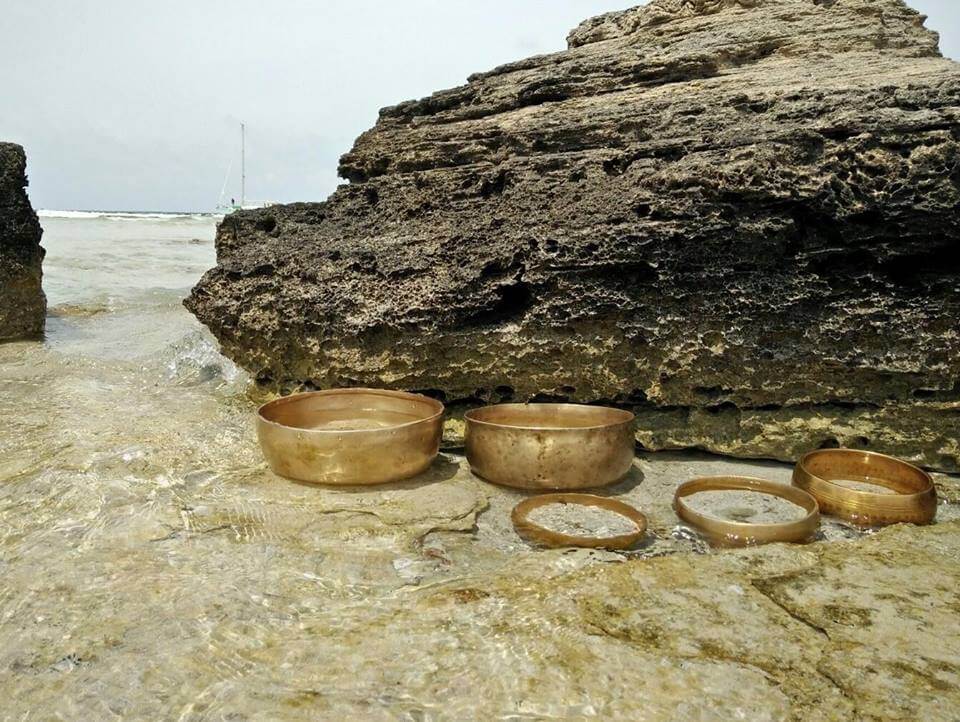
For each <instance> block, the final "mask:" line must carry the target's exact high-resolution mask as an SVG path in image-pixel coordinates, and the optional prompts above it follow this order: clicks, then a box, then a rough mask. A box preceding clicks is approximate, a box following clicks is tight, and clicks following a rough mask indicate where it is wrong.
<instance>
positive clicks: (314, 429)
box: [257, 389, 443, 485]
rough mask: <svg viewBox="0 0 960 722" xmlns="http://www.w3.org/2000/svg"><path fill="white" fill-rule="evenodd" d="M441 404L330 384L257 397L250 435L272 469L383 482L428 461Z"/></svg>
mask: <svg viewBox="0 0 960 722" xmlns="http://www.w3.org/2000/svg"><path fill="white" fill-rule="evenodd" d="M442 433H443V404H441V403H440V402H439V401H436V400H434V399H431V398H428V397H426V396H420V395H419V394H408V393H405V392H403V391H384V390H379V389H334V390H330V391H315V392H311V393H304V394H295V395H293V396H287V397H284V398H281V399H277V400H276V401H271V402H270V403H268V404H264V405H263V406H261V407H260V410H259V411H258V412H257V436H258V437H259V439H260V446H261V448H262V449H263V453H264V455H265V456H266V457H267V461H268V462H269V464H270V468H271V469H272V470H273V471H274V473H276V474H279V475H280V476H284V477H287V478H288V479H295V480H297V481H306V482H311V483H316V484H334V485H370V484H387V483H390V482H393V481H400V480H402V479H408V478H410V477H412V476H416V475H417V474H420V473H422V472H424V471H426V470H427V468H429V466H430V464H432V463H433V460H434V459H435V458H436V456H437V453H438V452H439V450H440V437H441V434H442Z"/></svg>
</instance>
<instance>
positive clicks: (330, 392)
mask: <svg viewBox="0 0 960 722" xmlns="http://www.w3.org/2000/svg"><path fill="white" fill-rule="evenodd" d="M341 395H342V396H361V395H364V396H371V395H372V396H392V397H393V398H398V399H408V400H416V401H426V402H427V403H428V404H429V405H430V406H432V407H433V408H434V413H433V414H432V415H430V416H424V417H423V418H421V419H416V420H414V421H407V422H404V423H402V424H395V425H393V426H384V427H381V428H377V429H305V428H302V427H300V426H287V425H286V424H281V423H279V422H277V421H273V420H271V419H268V418H267V417H266V416H264V411H265V410H266V409H267V408H268V407H273V406H283V405H285V404H290V403H296V402H298V401H302V400H304V399H306V398H308V397H312V396H341ZM445 411H446V408H445V407H444V405H443V402H441V401H438V400H437V399H434V398H431V397H429V396H425V395H424V394H415V393H412V392H410V391H394V390H391V389H372V388H366V387H358V388H343V389H323V390H320V391H303V392H300V393H296V394H290V395H288V396H281V397H280V398H277V399H273V400H272V401H268V402H266V403H265V404H261V405H260V407H259V408H258V409H257V421H259V422H260V423H261V424H267V425H269V426H272V427H274V428H277V429H285V430H289V431H295V432H297V433H300V434H317V435H322V436H327V435H331V436H342V435H344V434H378V433H382V432H384V431H395V430H396V429H405V428H407V427H410V426H416V425H417V424H424V423H430V422H433V421H436V420H437V419H439V418H441V417H442V416H443V414H444V412H445Z"/></svg>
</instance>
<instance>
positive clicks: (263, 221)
mask: <svg viewBox="0 0 960 722" xmlns="http://www.w3.org/2000/svg"><path fill="white" fill-rule="evenodd" d="M256 227H257V230H258V231H263V232H264V233H273V232H274V231H275V230H276V229H277V219H276V218H274V217H273V216H264V217H263V218H258V219H257V226H256Z"/></svg>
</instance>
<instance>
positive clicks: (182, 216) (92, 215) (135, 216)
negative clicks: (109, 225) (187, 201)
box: [37, 210, 222, 221]
mask: <svg viewBox="0 0 960 722" xmlns="http://www.w3.org/2000/svg"><path fill="white" fill-rule="evenodd" d="M37 215H38V216H40V217H41V218H72V219H80V220H83V219H87V220H93V219H99V220H108V221H147V220H149V221H205V220H215V219H218V218H221V217H222V214H219V213H135V212H132V211H54V210H39V211H37Z"/></svg>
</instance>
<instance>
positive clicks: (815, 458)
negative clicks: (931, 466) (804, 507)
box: [793, 449, 937, 527]
mask: <svg viewBox="0 0 960 722" xmlns="http://www.w3.org/2000/svg"><path fill="white" fill-rule="evenodd" d="M842 481H855V482H862V483H867V484H873V485H875V486H882V487H886V488H887V489H890V490H891V491H893V492H894V493H893V494H878V493H873V492H869V491H861V490H859V489H851V488H849V487H847V486H844V485H843V484H842V483H838V482H842ZM793 484H794V486H797V487H799V488H801V489H804V490H805V491H808V492H809V493H810V494H812V495H813V496H814V498H815V499H816V500H817V502H818V503H819V504H820V511H822V512H823V513H824V514H828V515H830V516H837V517H840V518H842V519H846V520H847V521H849V522H852V523H854V524H856V525H858V526H864V527H871V526H887V525H890V524H899V523H912V524H929V523H931V522H932V521H933V520H934V517H936V515H937V490H936V488H935V487H934V485H933V479H932V478H931V477H930V475H929V474H928V473H927V472H925V471H923V470H922V469H918V468H917V467H915V466H913V465H912V464H908V463H907V462H905V461H901V460H900V459H895V458H894V457H892V456H886V455H884V454H877V453H875V452H872V451H856V450H854V449H821V450H819V451H812V452H810V453H809V454H807V455H806V456H804V457H803V458H802V459H800V462H799V463H798V464H797V466H796V468H795V469H794V471H793Z"/></svg>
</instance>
